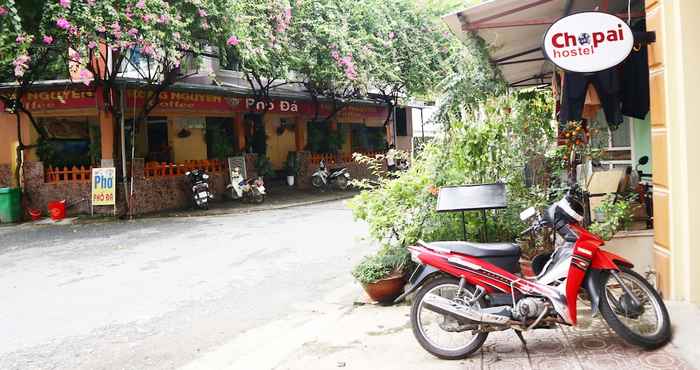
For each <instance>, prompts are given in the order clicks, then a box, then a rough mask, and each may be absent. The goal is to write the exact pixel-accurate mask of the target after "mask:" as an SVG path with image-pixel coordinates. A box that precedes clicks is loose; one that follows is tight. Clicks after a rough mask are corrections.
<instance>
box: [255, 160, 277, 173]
mask: <svg viewBox="0 0 700 370" xmlns="http://www.w3.org/2000/svg"><path fill="white" fill-rule="evenodd" d="M255 170H256V171H257V172H258V176H261V177H270V176H273V175H274V174H275V169H274V168H272V162H270V158H267V157H265V156H264V155H258V157H257V158H256V159H255Z"/></svg>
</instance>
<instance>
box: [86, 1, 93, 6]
mask: <svg viewBox="0 0 700 370" xmlns="http://www.w3.org/2000/svg"><path fill="white" fill-rule="evenodd" d="M87 3H88V5H90V6H93V5H95V0H87Z"/></svg>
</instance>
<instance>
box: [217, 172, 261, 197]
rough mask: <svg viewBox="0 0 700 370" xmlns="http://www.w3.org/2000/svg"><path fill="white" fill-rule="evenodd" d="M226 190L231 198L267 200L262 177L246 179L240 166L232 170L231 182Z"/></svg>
mask: <svg viewBox="0 0 700 370" xmlns="http://www.w3.org/2000/svg"><path fill="white" fill-rule="evenodd" d="M226 190H227V192H228V194H229V195H230V196H231V199H240V200H242V201H244V202H249V203H262V202H264V201H265V194H266V192H265V182H264V181H263V179H262V177H255V178H253V177H251V178H248V179H244V178H243V175H241V169H240V168H238V167H236V168H234V169H233V171H231V183H230V184H228V185H227V186H226Z"/></svg>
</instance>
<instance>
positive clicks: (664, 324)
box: [599, 267, 671, 349]
mask: <svg viewBox="0 0 700 370" xmlns="http://www.w3.org/2000/svg"><path fill="white" fill-rule="evenodd" d="M617 276H618V278H619V280H620V281H621V282H622V283H623V284H624V287H623V286H622V285H621V284H620V281H618V279H617V278H615V276H614V275H613V273H612V272H608V273H606V274H603V275H602V276H601V281H600V290H599V291H600V313H601V315H603V318H604V319H605V321H606V322H607V323H608V325H609V326H610V328H611V329H612V330H613V331H615V333H617V335H619V336H621V337H622V338H623V339H624V340H625V341H627V342H628V343H630V344H634V345H636V346H639V347H643V348H646V349H654V348H658V347H661V346H662V345H664V344H666V343H667V342H668V341H669V340H670V339H671V320H670V318H669V316H668V310H667V309H666V305H664V301H663V300H662V299H661V296H659V293H657V292H656V289H654V287H652V286H651V284H649V282H647V281H646V280H645V279H644V278H643V277H642V276H640V275H639V274H637V273H636V272H634V271H632V270H630V269H628V268H626V267H623V268H621V269H620V271H618V272H617ZM625 287H626V288H627V289H625ZM628 292H630V293H632V295H634V298H633V297H631V296H630V295H629V294H628ZM635 298H636V299H635ZM637 302H639V304H637Z"/></svg>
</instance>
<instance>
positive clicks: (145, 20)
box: [141, 14, 153, 23]
mask: <svg viewBox="0 0 700 370" xmlns="http://www.w3.org/2000/svg"><path fill="white" fill-rule="evenodd" d="M141 19H143V21H144V22H146V23H148V22H150V21H152V20H153V17H151V15H149V14H146V15H144V16H143V17H141Z"/></svg>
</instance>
